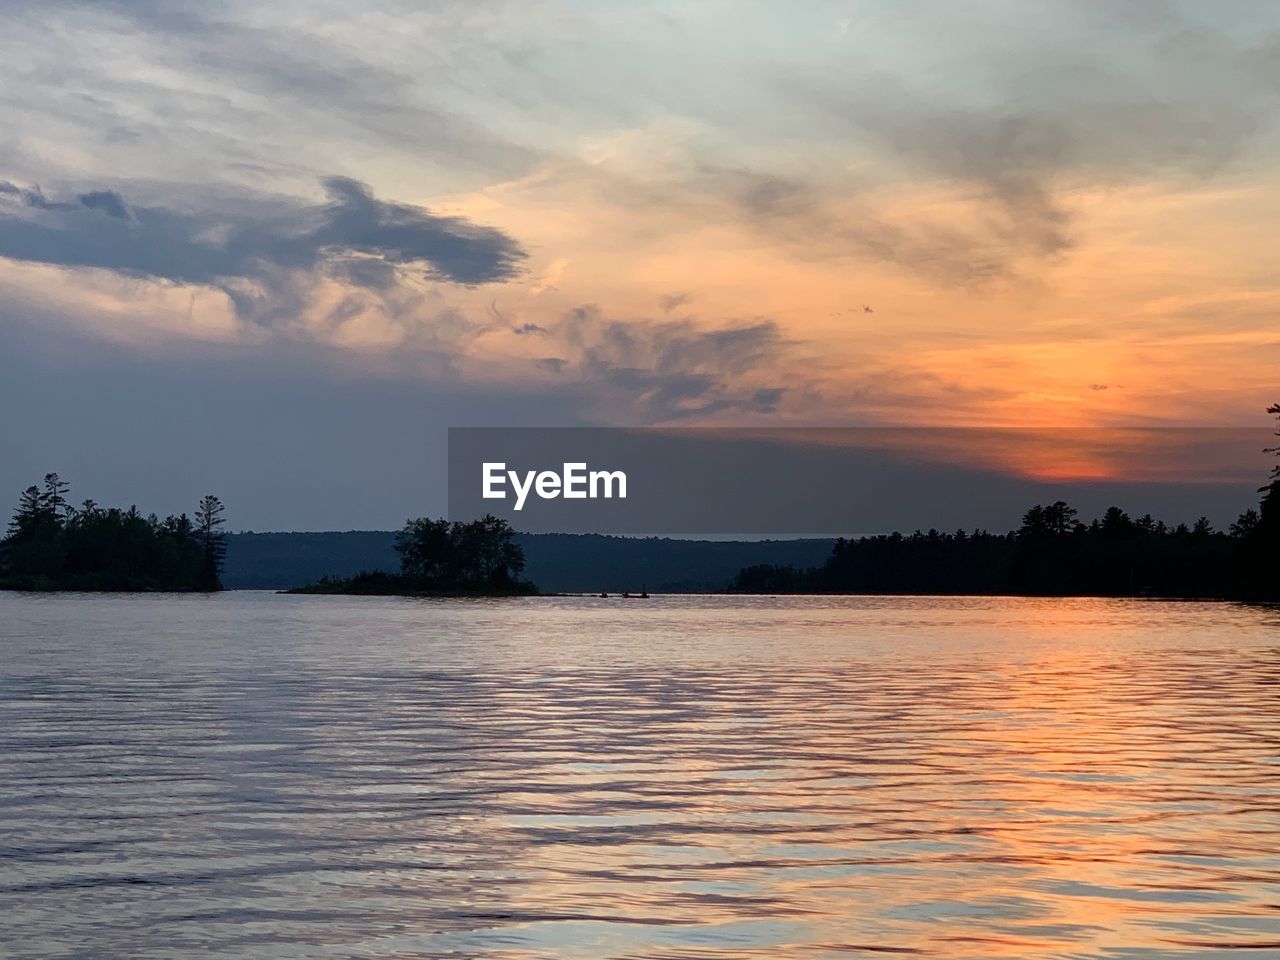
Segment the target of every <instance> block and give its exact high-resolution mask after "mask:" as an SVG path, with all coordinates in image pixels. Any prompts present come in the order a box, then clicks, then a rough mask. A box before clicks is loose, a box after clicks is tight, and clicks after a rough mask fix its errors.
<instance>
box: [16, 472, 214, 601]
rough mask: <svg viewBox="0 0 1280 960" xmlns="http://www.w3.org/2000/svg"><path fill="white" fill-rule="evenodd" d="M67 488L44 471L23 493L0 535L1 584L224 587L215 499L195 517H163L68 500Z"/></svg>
mask: <svg viewBox="0 0 1280 960" xmlns="http://www.w3.org/2000/svg"><path fill="white" fill-rule="evenodd" d="M69 489H70V488H69V485H68V484H67V483H66V481H64V480H63V479H62V478H61V477H59V476H58V474H56V473H49V474H46V475H45V478H44V481H43V483H42V484H37V485H33V486H30V487H27V489H26V490H24V491H22V494H21V495H20V497H19V499H18V507H17V509H16V510H15V511H14V514H13V518H12V519H11V520H10V521H9V526H8V530H7V532H6V535H5V537H4V539H3V540H0V589H5V590H102V591H141V590H164V591H214V590H221V589H222V566H223V561H224V559H225V557H226V536H225V534H224V532H223V530H222V527H223V525H224V524H225V523H226V520H225V517H224V513H225V507H224V506H223V504H222V501H220V500H219V499H218V498H217V497H215V496H212V495H209V496H206V497H204V498H202V499H201V500H200V502H199V504H198V505H197V507H196V510H195V513H194V515H193V516H190V517H189V516H187V514H185V513H183V514H180V515H178V516H176V517H175V516H167V517H165V518H164V519H163V520H161V519H159V518H158V517H157V516H156V515H155V514H154V513H151V514H147V515H145V516H144V515H143V514H142V513H141V512H139V510H138V508H137V507H136V506H131V507H129V508H128V509H127V510H124V509H121V508H119V507H100V506H98V504H96V503H95V502H94V501H92V500H85V501H84V502H83V503H82V504H81V505H80V506H78V507H77V506H73V505H72V504H71V503H70V501H69V500H68V499H67V494H68V492H69Z"/></svg>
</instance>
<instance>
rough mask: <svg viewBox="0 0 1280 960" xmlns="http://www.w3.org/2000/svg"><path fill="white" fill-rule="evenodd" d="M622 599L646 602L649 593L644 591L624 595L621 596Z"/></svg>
mask: <svg viewBox="0 0 1280 960" xmlns="http://www.w3.org/2000/svg"><path fill="white" fill-rule="evenodd" d="M622 599H623V600H648V599H649V591H648V590H645V591H644V592H643V593H624V594H623V595H622Z"/></svg>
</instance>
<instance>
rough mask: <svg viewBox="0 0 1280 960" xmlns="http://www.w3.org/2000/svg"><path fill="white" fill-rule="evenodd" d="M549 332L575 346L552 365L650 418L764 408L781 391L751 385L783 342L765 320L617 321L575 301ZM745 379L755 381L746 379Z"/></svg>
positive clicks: (769, 370)
mask: <svg viewBox="0 0 1280 960" xmlns="http://www.w3.org/2000/svg"><path fill="white" fill-rule="evenodd" d="M557 333H558V334H559V335H560V336H561V337H562V338H563V339H564V340H565V341H566V342H567V343H569V344H571V345H572V346H574V347H576V348H577V349H578V351H579V355H578V357H577V359H576V360H574V361H572V362H567V363H562V364H561V365H560V367H559V369H558V371H557V372H560V373H563V374H566V375H568V374H575V375H576V376H577V377H579V378H580V379H581V380H583V381H584V382H585V383H586V384H588V385H589V386H590V387H592V388H593V389H596V390H603V391H604V393H605V394H609V393H613V394H616V395H620V397H621V398H622V399H624V400H625V402H626V404H627V406H628V407H629V408H630V409H632V410H633V411H637V412H639V413H640V415H641V416H642V417H643V418H644V419H646V420H648V421H650V422H669V421H673V420H681V419H687V418H690V417H696V416H703V415H708V414H713V413H718V412H722V411H733V410H737V411H745V412H752V413H770V412H773V411H774V410H775V409H776V408H777V406H778V403H779V402H780V401H781V399H782V396H783V393H784V391H783V389H782V388H779V387H760V386H758V380H759V378H760V377H763V376H769V377H772V376H774V375H775V372H776V370H777V369H778V367H779V361H780V360H781V358H782V354H783V353H784V352H785V350H786V349H787V348H788V347H789V346H790V344H789V343H788V342H787V341H785V340H784V339H783V337H782V336H781V334H780V332H779V330H778V327H777V324H775V323H774V322H773V321H771V320H760V321H756V322H754V323H750V324H747V325H744V326H737V327H727V328H719V329H706V328H704V327H700V326H698V325H696V324H694V323H693V322H692V321H689V320H668V321H662V322H649V321H633V322H622V321H619V320H613V319H611V318H609V317H607V316H606V315H605V314H603V313H602V312H601V311H600V310H599V308H597V307H594V306H583V307H577V308H575V309H573V310H571V311H570V312H569V314H568V315H567V316H566V317H565V318H564V322H563V324H562V325H561V328H560V329H558V330H557ZM752 380H754V381H757V383H755V384H752V385H750V386H748V385H746V384H747V382H749V381H752Z"/></svg>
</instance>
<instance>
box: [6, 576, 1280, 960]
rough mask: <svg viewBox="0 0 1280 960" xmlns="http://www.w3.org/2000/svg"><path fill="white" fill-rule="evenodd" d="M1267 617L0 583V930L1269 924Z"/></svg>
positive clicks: (121, 948)
mask: <svg viewBox="0 0 1280 960" xmlns="http://www.w3.org/2000/svg"><path fill="white" fill-rule="evenodd" d="M1277 681H1280V611H1276V610H1266V609H1257V608H1253V609H1250V608H1245V607H1237V606H1229V605H1202V604H1164V603H1143V602H1126V601H1103V600H1048V601H1037V600H1010V599H981V600H972V599H969V600H965V599H929V598H917V599H835V600H831V599H797V600H773V599H727V598H682V599H676V598H669V599H655V600H652V601H649V602H640V601H636V602H625V601H621V600H611V601H604V600H566V599H555V600H551V599H540V600H521V601H503V602H447V603H446V602H425V601H406V600H388V599H375V598H369V599H357V598H351V599H346V598H325V597H277V596H273V595H259V594H227V595H223V596H218V597H213V598H201V597H176V598H175V597H154V596H143V597H114V598H113V597H108V598H101V597H99V598H93V597H75V596H71V597H43V598H42V597H28V596H17V595H4V594H0V944H3V946H0V953H3V952H4V951H5V950H7V951H8V953H9V954H10V955H13V956H15V957H32V958H43V957H94V958H97V957H131V958H134V957H137V958H141V957H165V958H169V957H189V956H196V955H199V956H211V957H246V958H248V957H252V958H262V957H381V958H408V957H451V958H505V960H516V958H521V960H523V958H532V957H566V958H580V957H581V958H604V957H609V958H631V960H635V958H641V957H655V958H671V960H675V958H683V960H695V958H696V960H712V958H728V957H733V958H744V957H746V958H750V957H768V958H779V957H784V958H797V957H800V958H828V960H829V958H835V957H858V956H867V957H873V956H885V955H893V954H898V955H922V956H936V957H958V958H974V957H1015V958H1095V957H1098V958H1101V957H1106V958H1118V960H1123V958H1131V960H1137V958H1224V957H1233V958H1249V957H1277V956H1280V887H1278V886H1277V882H1278V881H1280V702H1278V701H1280V683H1278V682H1277Z"/></svg>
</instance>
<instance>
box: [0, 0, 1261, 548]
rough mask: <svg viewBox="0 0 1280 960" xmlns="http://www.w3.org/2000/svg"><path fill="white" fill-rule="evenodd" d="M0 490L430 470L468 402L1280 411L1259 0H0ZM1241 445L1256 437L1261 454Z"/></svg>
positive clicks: (604, 408) (652, 410)
mask: <svg viewBox="0 0 1280 960" xmlns="http://www.w3.org/2000/svg"><path fill="white" fill-rule="evenodd" d="M0 16H2V17H3V21H4V24H5V29H4V30H3V31H0V403H3V405H4V408H5V409H6V411H8V415H7V416H6V417H4V418H3V419H4V423H3V425H0V450H3V453H2V454H0V491H3V490H9V491H11V492H12V494H13V496H14V497H16V493H17V491H18V490H19V489H21V488H22V487H23V486H25V485H26V484H28V483H30V482H32V481H33V480H34V479H35V478H37V477H39V476H40V475H42V474H43V473H44V472H45V471H46V470H51V469H56V470H58V471H59V472H61V473H62V474H63V475H64V476H66V477H68V478H69V479H70V480H71V481H72V483H73V484H74V488H73V493H78V494H80V495H81V496H93V497H94V498H95V499H98V500H100V501H105V502H126V503H127V502H132V501H134V500H136V501H138V502H139V503H141V504H143V505H147V506H153V507H154V508H155V509H157V510H159V511H160V512H162V513H163V512H166V511H168V510H176V509H183V508H187V507H188V506H189V502H194V500H195V499H197V498H198V497H199V496H200V495H201V494H203V493H205V492H208V491H209V490H213V491H215V492H218V493H220V494H221V495H222V496H223V499H224V500H226V501H227V502H228V504H229V515H230V517H231V519H232V525H233V526H237V527H252V528H256V529H290V528H296V529H327V528H347V527H361V526H379V527H386V526H392V525H398V524H399V523H400V522H401V521H402V520H403V518H404V516H406V515H408V514H418V513H423V512H429V511H432V510H435V511H438V510H440V509H442V504H443V499H442V498H443V489H442V486H441V480H442V477H443V476H444V465H443V463H442V462H441V461H442V459H443V457H444V452H445V445H444V436H445V430H446V428H447V427H449V426H462V425H498V426H515V425H663V426H681V425H689V426H695V425H696V426H705V425H734V426H741V425H768V426H786V425H821V426H843V425H859V424H873V425H883V424H893V425H928V426H936V425H974V426H1019V427H1025V426H1068V427H1073V428H1074V427H1092V426H1115V425H1158V424H1178V425H1193V424H1194V425H1205V424H1213V425H1235V426H1254V425H1256V426H1265V424H1266V422H1267V417H1266V415H1265V413H1264V410H1265V407H1266V406H1267V404H1269V403H1273V402H1276V401H1277V400H1280V384H1278V383H1277V377H1276V375H1275V370H1276V369H1277V367H1278V364H1280V313H1278V309H1280V281H1278V278H1277V267H1276V258H1275V254H1274V250H1273V249H1272V246H1273V244H1272V243H1271V242H1270V241H1271V239H1272V238H1273V237H1274V235H1275V228H1274V223H1275V222H1276V220H1277V217H1278V216H1280V182H1278V181H1277V179H1276V177H1275V176H1274V171H1275V170H1276V169H1277V166H1278V164H1280V130H1278V129H1277V123H1276V119H1277V107H1278V106H1280V9H1277V7H1276V6H1275V4H1274V3H1269V2H1250V0H1236V2H1230V3H1222V4H1213V5H1210V4H1204V3H1190V2H1188V3H1174V2H1163V0H1142V2H1124V0H1119V2H1115V0H1111V2H1101V0H1070V2H1068V0H1058V2H1037V0H1016V2H1015V0H982V2H976V3H970V4H954V3H950V2H943V0H932V2H921V0H896V2H888V0H881V2H833V3H826V2H795V3H787V4H780V3H776V2H775V3H765V2H751V0H734V2H727V0H726V2H718V0H704V2H700V0H683V2H678V3H677V2H643V3H642V2H626V3H623V2H602V0H597V2H590V3H588V2H570V0H521V2H519V3H511V2H502V0H465V2H452V0H443V2H419V3H394V2H363V3H359V4H351V3H335V2H327V0H318V2H316V0H312V2H307V3H295V2H280V0H266V2H263V0H258V2H254V3H248V2H238V0H236V2H219V0H207V2H202V3H199V4H186V3H181V2H159V0H150V2H131V0H106V2H103V0H96V2H92V3H77V2H62V0H43V2H40V3H15V2H7V0H0ZM1264 470H1265V465H1264V464H1261V463H1260V465H1259V473H1260V475H1261V474H1262V473H1263V471H1264Z"/></svg>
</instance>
